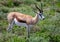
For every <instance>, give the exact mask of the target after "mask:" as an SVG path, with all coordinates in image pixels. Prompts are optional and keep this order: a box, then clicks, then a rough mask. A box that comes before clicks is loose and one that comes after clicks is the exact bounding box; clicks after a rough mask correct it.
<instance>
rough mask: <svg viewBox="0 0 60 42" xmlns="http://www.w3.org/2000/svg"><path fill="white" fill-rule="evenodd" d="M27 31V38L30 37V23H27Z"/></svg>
mask: <svg viewBox="0 0 60 42" xmlns="http://www.w3.org/2000/svg"><path fill="white" fill-rule="evenodd" d="M26 31H27V38H30V26H29V25H27V29H26Z"/></svg>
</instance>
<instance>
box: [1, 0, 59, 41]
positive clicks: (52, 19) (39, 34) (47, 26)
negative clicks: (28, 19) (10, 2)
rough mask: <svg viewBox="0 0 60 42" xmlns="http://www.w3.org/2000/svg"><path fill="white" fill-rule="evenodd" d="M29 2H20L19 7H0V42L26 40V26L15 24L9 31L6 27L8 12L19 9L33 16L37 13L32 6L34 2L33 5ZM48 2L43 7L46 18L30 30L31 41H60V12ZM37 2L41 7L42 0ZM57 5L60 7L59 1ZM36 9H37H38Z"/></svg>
mask: <svg viewBox="0 0 60 42" xmlns="http://www.w3.org/2000/svg"><path fill="white" fill-rule="evenodd" d="M26 1H27V0H26ZM28 1H29V0H28ZM28 1H27V2H28ZM30 1H31V0H30ZM30 1H29V2H30ZM27 2H25V4H20V5H19V6H17V7H16V6H14V7H7V6H1V7H0V42H26V38H25V37H26V28H25V27H18V26H17V25H14V28H13V29H12V30H11V32H9V33H8V32H7V31H6V29H7V27H8V21H7V13H8V12H13V11H17V12H21V13H24V14H28V15H31V16H33V17H34V16H35V15H36V13H34V11H33V10H34V9H33V8H32V6H33V3H32V6H31V5H30V3H31V2H30V3H28V4H27ZM36 2H37V1H36ZM47 3H48V2H46V3H44V4H45V5H44V7H43V11H44V12H43V13H44V14H43V15H44V16H45V20H39V22H38V23H37V24H36V25H35V26H33V28H32V29H31V32H30V38H29V41H30V42H60V13H59V12H57V11H55V10H54V9H53V8H52V6H51V4H50V3H48V4H47ZM37 4H38V6H39V7H40V5H39V4H40V2H37ZM33 7H34V6H33ZM55 7H59V3H56V5H55ZM35 10H36V11H37V9H35Z"/></svg>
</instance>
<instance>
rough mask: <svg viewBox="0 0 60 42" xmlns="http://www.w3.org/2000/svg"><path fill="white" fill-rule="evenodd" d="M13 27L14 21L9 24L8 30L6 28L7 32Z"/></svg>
mask: <svg viewBox="0 0 60 42" xmlns="http://www.w3.org/2000/svg"><path fill="white" fill-rule="evenodd" d="M13 25H14V21H12V22H11V23H9V25H8V28H7V31H8V32H9V31H10V30H11V29H12V28H13Z"/></svg>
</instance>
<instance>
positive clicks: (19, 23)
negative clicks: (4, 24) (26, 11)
mask: <svg viewBox="0 0 60 42" xmlns="http://www.w3.org/2000/svg"><path fill="white" fill-rule="evenodd" d="M14 21H15V24H16V25H18V26H24V27H27V24H26V23H21V22H18V21H17V19H16V18H15V19H14Z"/></svg>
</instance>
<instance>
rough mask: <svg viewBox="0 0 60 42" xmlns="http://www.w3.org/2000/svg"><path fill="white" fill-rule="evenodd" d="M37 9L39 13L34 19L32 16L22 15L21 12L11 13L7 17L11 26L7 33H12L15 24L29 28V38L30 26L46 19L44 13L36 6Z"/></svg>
mask: <svg viewBox="0 0 60 42" xmlns="http://www.w3.org/2000/svg"><path fill="white" fill-rule="evenodd" d="M35 6H36V8H37V9H38V10H39V12H37V14H36V16H35V17H32V16H30V15H26V14H22V13H19V12H10V13H9V14H8V16H7V19H8V22H9V26H8V28H7V31H10V30H11V29H12V27H13V25H14V24H16V25H18V26H25V27H26V28H27V36H28V37H29V32H30V25H34V24H36V23H37V22H38V20H39V19H44V16H43V14H42V12H43V11H41V9H39V7H37V5H35Z"/></svg>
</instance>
